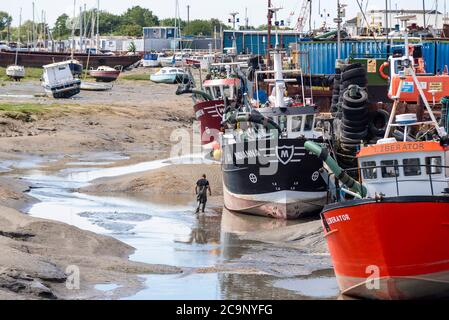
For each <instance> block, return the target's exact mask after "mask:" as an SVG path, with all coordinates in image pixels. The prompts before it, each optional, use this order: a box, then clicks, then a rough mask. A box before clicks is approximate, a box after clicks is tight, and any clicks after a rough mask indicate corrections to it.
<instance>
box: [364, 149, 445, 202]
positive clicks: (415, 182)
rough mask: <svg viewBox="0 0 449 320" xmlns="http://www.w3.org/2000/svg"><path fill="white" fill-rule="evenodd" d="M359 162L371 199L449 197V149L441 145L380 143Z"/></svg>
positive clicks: (366, 151)
mask: <svg viewBox="0 0 449 320" xmlns="http://www.w3.org/2000/svg"><path fill="white" fill-rule="evenodd" d="M358 159H359V168H360V169H359V175H360V177H361V180H362V182H363V184H364V185H365V186H366V187H367V189H368V193H369V196H371V197H375V196H376V195H381V194H382V195H385V196H387V197H396V196H416V195H448V194H449V147H443V146H441V145H440V143H439V142H435V141H428V142H393V143H383V144H377V145H374V146H370V147H366V148H363V149H362V151H361V152H360V153H359V155H358Z"/></svg>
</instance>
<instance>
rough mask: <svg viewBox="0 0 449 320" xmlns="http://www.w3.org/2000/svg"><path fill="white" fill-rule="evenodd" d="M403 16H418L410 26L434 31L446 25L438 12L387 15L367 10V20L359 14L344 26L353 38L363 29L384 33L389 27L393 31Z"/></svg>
mask: <svg viewBox="0 0 449 320" xmlns="http://www.w3.org/2000/svg"><path fill="white" fill-rule="evenodd" d="M401 15H414V16H416V19H414V20H410V21H409V25H413V24H416V25H417V26H419V27H423V26H429V27H431V28H433V29H434V30H442V29H443V24H444V23H445V16H444V14H443V13H441V12H439V11H436V10H429V11H423V10H389V11H388V14H387V15H386V13H385V10H367V11H366V12H365V17H366V19H365V17H364V16H363V14H362V13H360V12H359V13H358V14H357V16H356V17H355V18H353V19H350V20H348V21H346V23H345V25H344V26H345V28H346V30H347V31H348V33H349V34H351V35H353V36H355V35H357V34H359V33H360V31H361V30H362V29H365V30H366V29H368V28H369V29H372V30H382V31H384V30H385V28H386V27H387V25H388V31H392V30H394V28H395V25H397V24H400V23H401V22H400V21H399V20H398V19H395V17H396V16H401ZM446 18H447V17H446ZM387 19H388V20H387ZM424 19H425V21H424ZM387 21H388V23H387ZM446 21H447V19H446Z"/></svg>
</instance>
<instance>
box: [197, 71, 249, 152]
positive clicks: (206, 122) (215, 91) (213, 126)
mask: <svg viewBox="0 0 449 320" xmlns="http://www.w3.org/2000/svg"><path fill="white" fill-rule="evenodd" d="M240 86H241V81H240V79H237V78H226V79H215V80H206V81H205V82H204V83H203V87H204V92H203V94H202V95H200V96H201V99H200V100H198V96H199V95H198V94H196V95H195V96H196V97H197V100H196V103H195V105H194V111H195V117H196V119H197V120H198V121H199V122H200V123H201V142H202V144H203V145H206V144H209V143H211V142H214V141H217V139H218V136H219V133H220V129H221V122H222V120H223V114H224V109H225V102H224V98H225V97H226V98H227V99H228V100H229V101H232V100H234V99H235V97H236V96H237V91H238V90H239V89H240Z"/></svg>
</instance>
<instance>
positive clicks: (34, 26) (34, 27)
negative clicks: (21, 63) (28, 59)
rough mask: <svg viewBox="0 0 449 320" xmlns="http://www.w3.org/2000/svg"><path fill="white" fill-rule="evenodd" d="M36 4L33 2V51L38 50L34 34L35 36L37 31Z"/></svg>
mask: <svg viewBox="0 0 449 320" xmlns="http://www.w3.org/2000/svg"><path fill="white" fill-rule="evenodd" d="M35 6H36V5H35V3H34V1H33V25H32V34H31V41H32V42H33V51H34V50H35V49H36V44H35V40H34V34H35V32H36V31H35V29H36V24H35V16H34V10H35Z"/></svg>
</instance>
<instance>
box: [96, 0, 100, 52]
mask: <svg viewBox="0 0 449 320" xmlns="http://www.w3.org/2000/svg"><path fill="white" fill-rule="evenodd" d="M96 42H97V43H96V44H97V53H98V51H99V50H100V0H97V41H96Z"/></svg>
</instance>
